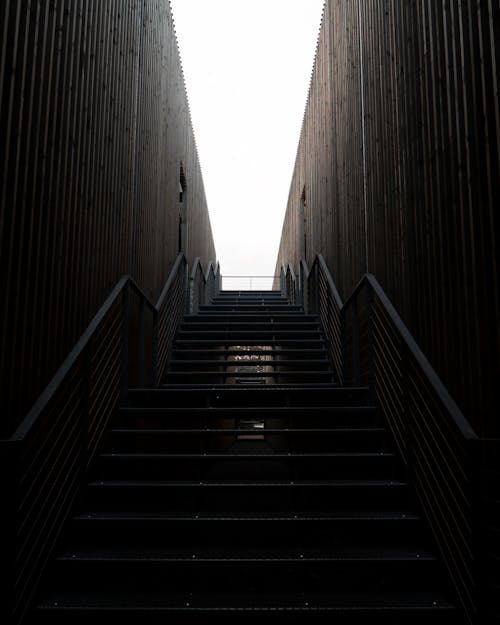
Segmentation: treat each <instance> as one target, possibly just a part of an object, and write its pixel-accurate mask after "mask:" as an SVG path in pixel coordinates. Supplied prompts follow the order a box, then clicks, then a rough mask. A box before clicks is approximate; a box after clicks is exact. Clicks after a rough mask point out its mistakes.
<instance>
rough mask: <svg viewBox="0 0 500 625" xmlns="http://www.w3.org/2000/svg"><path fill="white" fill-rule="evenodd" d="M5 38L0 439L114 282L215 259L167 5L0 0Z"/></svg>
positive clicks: (155, 281) (132, 0)
mask: <svg viewBox="0 0 500 625" xmlns="http://www.w3.org/2000/svg"><path fill="white" fill-rule="evenodd" d="M0 42H1V45H0V151H1V152H0V154H1V158H0V162H1V174H0V224H1V225H0V268H1V269H0V271H1V276H0V279H1V284H2V296H1V297H2V303H1V306H0V315H1V317H0V353H1V356H0V378H1V380H2V393H1V402H0V413H1V414H2V419H1V421H0V433H2V434H3V435H7V434H9V433H11V432H12V431H13V429H14V428H15V426H16V425H17V424H18V423H19V421H20V419H22V417H23V416H24V415H25V414H26V412H27V411H28V409H29V408H30V406H31V404H32V403H33V401H34V400H35V399H36V397H37V396H38V395H39V394H40V392H41V391H42V389H43V388H44V386H45V385H46V384H47V382H48V380H49V379H50V377H51V375H52V374H53V373H54V372H55V370H56V369H57V367H58V366H59V365H60V363H61V362H62V361H63V359H64V358H65V356H66V355H67V353H68V351H69V350H70V348H71V346H72V345H74V344H75V342H76V340H77V339H78V337H79V336H80V335H81V333H82V332H83V330H84V329H85V327H86V326H87V324H88V323H89V321H90V319H91V318H92V317H93V315H94V314H95V313H96V311H97V310H98V308H99V306H100V305H101V303H102V302H103V301H104V299H105V297H106V294H107V293H109V291H110V289H111V288H112V286H113V285H114V284H116V282H117V281H118V280H119V279H120V277H121V276H123V275H131V276H132V277H133V278H134V279H135V280H136V281H137V283H138V284H140V285H141V286H142V287H143V288H144V291H145V293H146V294H147V296H148V297H149V298H151V299H153V300H156V298H157V297H158V295H159V291H160V289H161V287H162V285H163V284H164V283H165V280H166V277H167V273H168V270H169V267H171V265H172V263H173V262H174V260H175V258H176V257H177V255H178V253H179V251H181V250H180V249H179V245H181V246H182V251H184V252H185V253H186V256H187V258H188V260H189V261H190V262H191V261H192V259H193V258H194V257H195V256H199V257H200V258H202V260H203V262H204V263H206V262H208V260H209V259H214V258H215V253H214V247H213V239H212V234H211V228H210V221H209V216H208V211H207V205H206V200H205V194H204V190H203V181H202V176H201V170H200V165H199V161H198V156H197V151H196V145H195V141H194V136H193V131H192V127H191V121H190V113H189V107H188V102H187V97H186V93H185V87H184V80H183V75H182V69H181V65H180V59H179V53H178V50H177V43H176V39H175V33H174V27H173V21H172V15H171V10H170V7H169V4H168V2H165V1H163V0H141V1H139V0H106V2H100V1H97V0H51V1H50V2H49V1H48V0H47V1H35V0H31V1H29V0H5V1H3V2H2V3H0ZM180 184H182V185H183V194H182V198H180V197H179V185H180ZM181 231H182V237H181V235H180V233H181Z"/></svg>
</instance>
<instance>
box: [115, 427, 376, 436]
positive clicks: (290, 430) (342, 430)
mask: <svg viewBox="0 0 500 625" xmlns="http://www.w3.org/2000/svg"><path fill="white" fill-rule="evenodd" d="M384 432H386V429H385V428H376V427H374V428H367V427H359V428H351V427H350V428H311V427H310V428H261V429H257V428H256V429H250V428H189V429H180V428H179V429H169V428H154V429H153V428H151V429H149V428H147V429H146V428H140V427H137V428H113V429H112V430H111V433H112V434H193V435H195V434H196V435H199V434H262V435H266V434H273V435H274V434H347V433H352V434H354V433H356V434H382V433H384Z"/></svg>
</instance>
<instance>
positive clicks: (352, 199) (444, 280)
mask: <svg viewBox="0 0 500 625" xmlns="http://www.w3.org/2000/svg"><path fill="white" fill-rule="evenodd" d="M499 67H500V2H499V0H327V2H326V6H325V13H324V19H323V24H322V27H321V32H320V37H319V42H318V50H317V57H316V62H315V68H314V72H313V76H312V81H311V86H310V94H309V99H308V104H307V109H306V113H305V117H304V122H303V127H302V133H301V137H300V144H299V148H298V152H297V160H296V166H295V171H294V175H293V180H292V185H291V189H290V196H289V201H288V207H287V212H286V217H285V222H284V226H283V236H282V240H281V245H280V250H279V255H278V267H279V266H280V265H281V263H282V262H293V263H294V265H295V267H297V262H298V256H299V250H300V242H299V241H300V239H301V238H302V232H301V228H300V225H299V219H298V215H299V206H300V197H301V194H302V192H303V189H304V187H305V202H306V210H305V215H304V219H305V239H306V247H307V256H308V260H309V262H311V260H312V258H313V257H314V254H315V253H317V252H321V253H323V255H324V256H325V258H326V260H327V262H328V265H329V266H330V268H331V270H332V272H333V275H334V279H335V281H336V283H337V285H338V287H339V290H340V292H341V295H342V297H343V298H346V297H347V296H348V295H349V293H350V292H351V290H352V288H353V286H354V285H355V283H356V282H357V281H358V280H359V278H360V277H361V276H362V274H363V273H364V272H366V271H370V272H372V273H374V274H375V276H376V277H377V279H378V280H379V281H380V283H381V284H382V286H383V288H384V289H385V290H386V292H387V293H388V295H389V296H390V298H391V299H392V300H393V302H394V304H395V305H396V308H397V309H398V311H399V312H400V314H401V315H402V316H403V318H404V320H405V322H406V323H407V325H408V326H409V328H410V330H411V332H412V333H413V334H414V336H415V338H416V339H417V341H418V343H419V344H420V345H421V346H422V347H423V349H424V351H425V352H426V354H427V355H428V356H429V358H430V360H431V362H432V364H433V366H434V367H435V368H436V370H437V371H438V373H439V374H440V376H441V377H442V379H443V382H444V383H445V384H446V385H447V386H448V388H449V390H450V392H451V393H452V395H453V396H454V398H455V399H456V400H457V401H458V403H459V404H460V406H461V408H462V410H463V411H464V412H465V414H466V415H467V416H468V418H469V419H470V421H471V422H472V424H473V425H474V426H475V427H476V429H477V430H478V433H480V434H484V435H489V436H498V435H499V434H500V419H498V418H497V416H496V415H497V413H499V402H498V399H497V396H496V386H497V384H498V379H499V373H500V371H499V360H500V330H499V323H500V322H499V320H500V306H499V286H500V283H499V276H498V264H497V257H496V255H497V251H496V250H498V249H499V248H500V238H499V223H500V170H499V147H500V108H499V93H498V89H499Z"/></svg>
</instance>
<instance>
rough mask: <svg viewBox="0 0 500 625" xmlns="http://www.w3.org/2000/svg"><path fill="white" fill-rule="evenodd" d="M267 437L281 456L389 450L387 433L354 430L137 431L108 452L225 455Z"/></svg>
mask: <svg viewBox="0 0 500 625" xmlns="http://www.w3.org/2000/svg"><path fill="white" fill-rule="evenodd" d="M245 435H247V436H248V435H258V436H261V435H263V436H264V439H263V440H264V442H265V443H266V444H267V445H269V447H271V448H272V449H273V450H274V451H276V452H279V453H286V452H291V453H326V452H342V451H343V452H351V451H352V452H384V451H387V450H388V447H387V444H386V440H385V439H386V434H385V432H383V431H382V432H377V431H367V432H364V431H363V430H357V431H356V430H351V431H348V432H342V431H340V432H324V431H323V432H314V431H313V432H296V433H286V432H283V434H265V433H264V432H263V431H262V430H260V431H255V432H254V431H242V432H241V434H240V435H235V434H231V433H228V434H224V433H219V432H218V433H215V432H210V433H204V432H203V431H202V432H193V433H189V434H187V433H176V432H173V431H169V432H165V433H162V432H158V431H156V432H155V431H153V432H151V433H150V434H148V432H147V430H146V431H142V432H141V431H135V432H126V433H113V435H112V440H111V442H110V443H109V445H108V449H109V450H110V451H113V452H136V453H137V452H140V453H147V452H153V453H154V452H157V453H204V452H206V453H223V452H224V451H226V450H228V449H229V448H230V447H231V445H233V444H234V443H237V442H238V441H239V442H240V444H241V442H242V441H241V438H239V437H241V436H245Z"/></svg>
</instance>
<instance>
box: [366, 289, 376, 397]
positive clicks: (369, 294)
mask: <svg viewBox="0 0 500 625" xmlns="http://www.w3.org/2000/svg"><path fill="white" fill-rule="evenodd" d="M365 288H366V308H367V317H368V319H367V328H368V331H367V334H368V337H367V338H368V386H369V388H370V395H371V397H372V398H374V396H375V388H374V387H375V374H374V363H373V359H374V357H375V346H374V343H373V291H372V287H371V285H370V284H369V283H365Z"/></svg>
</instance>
